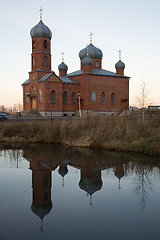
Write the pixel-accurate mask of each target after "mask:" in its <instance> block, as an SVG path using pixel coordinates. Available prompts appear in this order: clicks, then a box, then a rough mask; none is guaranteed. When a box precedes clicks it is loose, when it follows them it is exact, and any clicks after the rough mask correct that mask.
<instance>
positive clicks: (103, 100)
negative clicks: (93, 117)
mask: <svg viewBox="0 0 160 240" xmlns="http://www.w3.org/2000/svg"><path fill="white" fill-rule="evenodd" d="M101 104H105V93H104V92H102V94H101Z"/></svg>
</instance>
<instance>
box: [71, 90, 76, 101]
mask: <svg viewBox="0 0 160 240" xmlns="http://www.w3.org/2000/svg"><path fill="white" fill-rule="evenodd" d="M71 103H72V104H75V103H76V93H75V92H73V93H72V95H71Z"/></svg>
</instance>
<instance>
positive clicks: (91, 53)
mask: <svg viewBox="0 0 160 240" xmlns="http://www.w3.org/2000/svg"><path fill="white" fill-rule="evenodd" d="M87 48H88V57H90V58H100V59H101V58H102V56H103V54H102V51H101V50H100V49H99V48H96V47H95V46H94V45H93V44H92V43H90V44H89V46H88V47H86V48H84V49H82V50H81V51H80V52H79V57H80V59H81V60H82V59H84V58H85V57H86V56H87Z"/></svg>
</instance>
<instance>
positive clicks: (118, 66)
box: [115, 60, 125, 69]
mask: <svg viewBox="0 0 160 240" xmlns="http://www.w3.org/2000/svg"><path fill="white" fill-rule="evenodd" d="M115 68H116V69H119V68H122V69H124V68H125V64H124V63H123V62H122V61H121V60H119V61H118V62H117V63H116V64H115Z"/></svg>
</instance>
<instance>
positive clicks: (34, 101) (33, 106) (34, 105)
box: [32, 98, 37, 110]
mask: <svg viewBox="0 0 160 240" xmlns="http://www.w3.org/2000/svg"><path fill="white" fill-rule="evenodd" d="M32 109H34V110H35V109H37V106H36V98H32Z"/></svg>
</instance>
